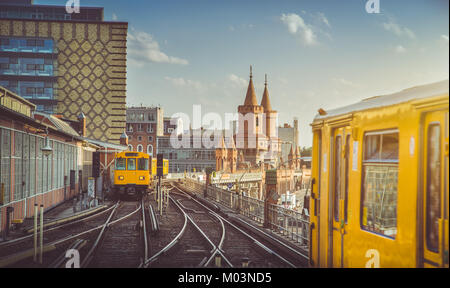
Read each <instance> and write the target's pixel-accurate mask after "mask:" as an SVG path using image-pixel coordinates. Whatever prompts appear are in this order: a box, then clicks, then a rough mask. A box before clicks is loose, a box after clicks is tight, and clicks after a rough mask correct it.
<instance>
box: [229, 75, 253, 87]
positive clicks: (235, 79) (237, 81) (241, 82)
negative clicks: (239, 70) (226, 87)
mask: <svg viewBox="0 0 450 288" xmlns="http://www.w3.org/2000/svg"><path fill="white" fill-rule="evenodd" d="M228 80H230V81H231V83H232V84H233V85H234V86H237V87H245V86H247V85H248V81H247V80H245V79H244V78H241V77H239V76H237V75H235V74H230V75H228Z"/></svg>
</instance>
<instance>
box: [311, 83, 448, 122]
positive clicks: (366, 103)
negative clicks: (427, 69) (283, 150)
mask: <svg viewBox="0 0 450 288" xmlns="http://www.w3.org/2000/svg"><path fill="white" fill-rule="evenodd" d="M448 85H449V82H448V80H444V81H440V82H436V83H432V84H426V85H422V86H416V87H412V88H408V89H405V90H403V91H400V92H397V93H394V94H389V95H383V96H376V97H371V98H368V99H365V100H362V101H361V102H358V103H355V104H352V105H348V106H344V107H341V108H337V109H333V110H329V111H326V112H327V114H326V115H319V114H318V115H317V116H316V117H315V118H314V121H316V120H322V119H327V118H331V117H334V116H338V115H342V114H346V113H351V112H357V111H363V110H368V109H373V108H380V107H386V106H391V105H395V104H400V103H404V102H408V101H411V100H418V99H424V98H430V97H435V96H440V95H444V94H448Z"/></svg>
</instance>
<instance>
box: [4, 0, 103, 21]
mask: <svg viewBox="0 0 450 288" xmlns="http://www.w3.org/2000/svg"><path fill="white" fill-rule="evenodd" d="M62 3H66V1H62ZM79 12H80V13H67V11H66V6H65V5H64V6H57V5H35V4H33V1H32V0H0V19H33V20H57V21H92V22H101V21H103V19H104V17H103V13H104V12H103V7H85V6H81V7H80V11H79Z"/></svg>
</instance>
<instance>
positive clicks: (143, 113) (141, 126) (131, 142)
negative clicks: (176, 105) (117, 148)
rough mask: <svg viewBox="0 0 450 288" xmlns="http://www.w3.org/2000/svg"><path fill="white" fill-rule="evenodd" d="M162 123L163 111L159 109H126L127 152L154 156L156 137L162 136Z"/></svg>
mask: <svg viewBox="0 0 450 288" xmlns="http://www.w3.org/2000/svg"><path fill="white" fill-rule="evenodd" d="M163 122H164V110H163V109H162V108H160V107H129V108H127V129H126V134H127V136H128V147H129V150H130V151H137V152H144V153H147V154H149V155H150V156H152V157H153V156H156V146H157V142H156V141H157V137H159V136H163V135H164V126H163V125H164V123H163Z"/></svg>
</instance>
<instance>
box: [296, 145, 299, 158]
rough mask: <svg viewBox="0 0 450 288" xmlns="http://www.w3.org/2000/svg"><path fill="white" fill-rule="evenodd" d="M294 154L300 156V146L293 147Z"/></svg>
mask: <svg viewBox="0 0 450 288" xmlns="http://www.w3.org/2000/svg"><path fill="white" fill-rule="evenodd" d="M295 156H297V157H300V147H299V146H297V148H295Z"/></svg>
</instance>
